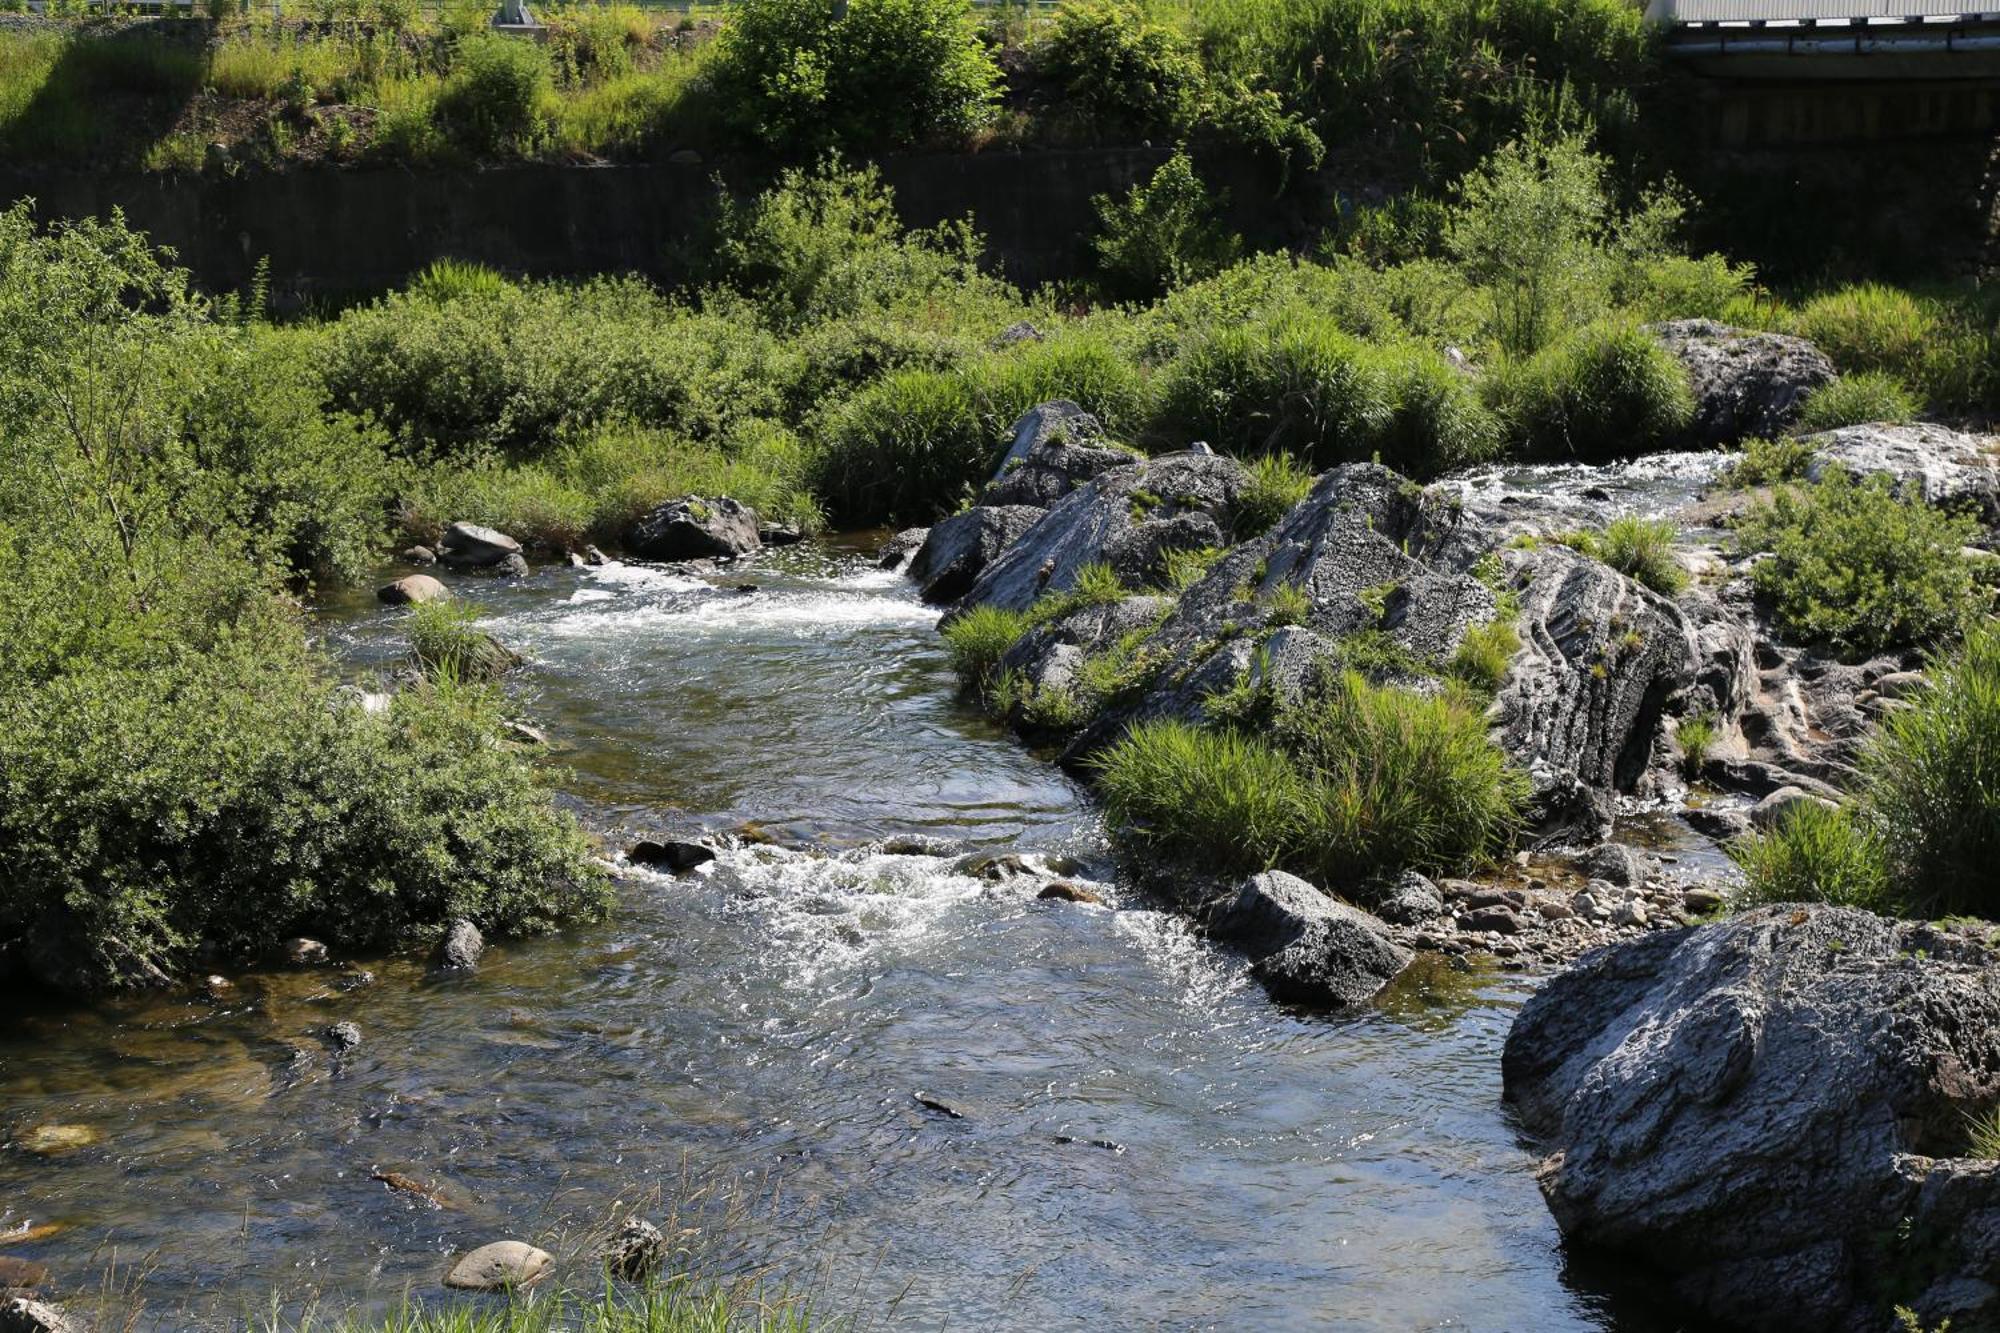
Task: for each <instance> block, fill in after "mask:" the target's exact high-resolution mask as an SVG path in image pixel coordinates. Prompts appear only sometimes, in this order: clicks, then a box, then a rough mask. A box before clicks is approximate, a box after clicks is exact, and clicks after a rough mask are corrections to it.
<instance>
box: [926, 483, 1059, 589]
mask: <svg viewBox="0 0 2000 1333" xmlns="http://www.w3.org/2000/svg"><path fill="white" fill-rule="evenodd" d="M1045 512H1047V511H1045V510H1043V509H1040V508H1038V507H1036V506H1034V505H974V506H973V507H972V508H970V509H968V510H966V511H965V512H964V513H962V514H953V515H952V516H951V517H950V518H947V519H941V520H939V521H938V523H937V524H936V525H935V526H933V527H932V528H931V530H930V531H929V532H928V533H927V534H925V536H924V544H923V546H922V547H920V548H919V549H918V551H917V553H916V555H915V556H913V557H911V559H910V562H909V569H908V571H907V572H908V574H909V576H910V577H911V578H913V579H915V580H916V581H917V583H918V585H919V586H920V587H921V588H922V589H923V597H924V600H925V601H927V602H932V603H935V604H938V605H943V604H945V603H948V602H955V601H957V600H958V599H959V598H961V597H963V596H964V595H965V594H966V592H967V590H969V589H970V588H971V587H972V585H973V583H974V582H975V581H977V580H978V578H979V576H980V575H981V574H983V573H985V572H986V567H987V566H988V565H990V564H992V563H993V562H994V561H995V560H998V559H999V558H1000V553H1001V552H1002V551H1005V550H1006V549H1007V548H1008V547H1010V546H1012V545H1013V544H1014V543H1015V542H1017V541H1019V540H1020V539H1021V537H1022V535H1023V534H1024V533H1026V532H1027V530H1028V529H1029V528H1032V527H1034V526H1035V524H1036V523H1038V522H1040V521H1041V517H1042V515H1043V514H1044V513H1045Z"/></svg>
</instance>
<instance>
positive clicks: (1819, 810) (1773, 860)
mask: <svg viewBox="0 0 2000 1333" xmlns="http://www.w3.org/2000/svg"><path fill="white" fill-rule="evenodd" d="M1729 855H1730V857H1731V858H1732V859H1733V860H1734V861H1735V862H1736V864H1737V865H1738V866H1740V867H1742V870H1743V881H1744V882H1743V890H1742V892H1741V893H1740V894H1739V895H1738V897H1737V902H1738V904H1739V905H1740V906H1744V907H1756V906H1762V905H1763V904H1766V903H1797V902H1820V903H1835V904H1838V905H1840V906H1843V907H1866V908H1870V909H1879V908H1885V907H1888V906H1890V903H1889V892H1890V885H1889V873H1888V862H1887V860H1886V858H1885V856H1884V849H1883V846H1882V841H1881V839H1880V838H1879V837H1878V836H1876V833H1875V831H1874V830H1873V829H1872V828H1871V827H1870V826H1869V824H1868V822H1867V821H1866V820H1865V819H1858V818H1856V817H1855V815H1854V813H1853V812H1852V811H1850V810H1848V809H1845V808H1839V809H1836V808H1832V807H1828V806H1825V805H1821V804H1820V803H1819V802H1817V801H1809V800H1807V801H1795V802H1793V803H1792V804H1791V805H1790V806H1788V807H1786V809H1785V810H1784V811H1783V813H1781V814H1780V815H1779V816H1778V821H1777V824H1776V825H1775V826H1774V827H1773V828H1771V829H1770V830H1769V831H1768V832H1765V833H1761V834H1753V835H1751V836H1749V837H1745V838H1739V839H1737V840H1736V841H1735V842H1733V843H1731V844H1730V845H1729Z"/></svg>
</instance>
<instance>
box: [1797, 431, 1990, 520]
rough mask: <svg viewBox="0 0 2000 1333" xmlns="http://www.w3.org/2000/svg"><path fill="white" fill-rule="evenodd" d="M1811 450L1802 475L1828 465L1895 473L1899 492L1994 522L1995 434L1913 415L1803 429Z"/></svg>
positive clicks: (1863, 473) (1867, 473)
mask: <svg viewBox="0 0 2000 1333" xmlns="http://www.w3.org/2000/svg"><path fill="white" fill-rule="evenodd" d="M1805 438H1806V442H1807V443H1808V444H1810V445H1812V446H1813V456H1812V459H1811V461H1810V462H1809V463H1808V464H1807V465H1806V476H1807V477H1808V478H1809V479H1811V480H1814V481H1817V480H1818V479H1819V478H1820V477H1821V476H1823V475H1824V474H1825V472H1826V470H1827V468H1829V467H1833V466H1839V467H1844V468H1846V469H1847V470H1848V471H1849V472H1853V473H1855V474H1857V475H1859V476H1871V475H1875V474H1882V475H1885V476H1889V477H1892V478H1894V479H1895V482H1896V487H1897V489H1898V490H1899V491H1901V492H1902V493H1903V494H1905V495H1910V496H1915V497H1919V498H1921V499H1923V500H1924V501H1925V502H1926V503H1928V504H1934V505H1965V506H1968V507H1970V508H1973V509H1975V510H1977V511H1978V512H1979V513H1980V515H1981V516H1982V517H1983V518H1985V520H1986V521H1987V522H1988V523H1989V524H1991V523H1996V522H2000V440H1996V439H1995V438H1994V437H1993V436H1991V435H1974V434H1969V433H1967V432H1964V431H1956V430H1952V429H1950V428H1949V427H1945V426H1938V425H1933V424H1931V423H1930V422H1926V421H1915V422H1910V423H1907V424H1905V425H1891V424H1888V423H1886V422H1878V423H1876V424H1874V425H1867V426H1843V427H1841V428H1840V429H1838V430H1829V431H1821V432H1820V433H1819V434H1817V435H1808V436H1806V437H1805Z"/></svg>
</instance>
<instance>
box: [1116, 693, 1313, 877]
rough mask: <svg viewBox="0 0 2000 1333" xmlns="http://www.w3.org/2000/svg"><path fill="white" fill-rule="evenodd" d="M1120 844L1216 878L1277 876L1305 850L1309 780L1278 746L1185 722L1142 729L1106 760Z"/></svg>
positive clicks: (1140, 726) (1146, 724)
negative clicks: (1128, 842) (1183, 860)
mask: <svg viewBox="0 0 2000 1333" xmlns="http://www.w3.org/2000/svg"><path fill="white" fill-rule="evenodd" d="M1097 766H1098V774H1097V790H1098V793H1099V794H1100V795H1101V796H1102V797H1103V799H1104V805H1105V812H1106V815H1107V816H1108V818H1109V819H1110V820H1111V822H1112V824H1113V825H1114V827H1116V828H1117V829H1118V830H1119V833H1120V835H1121V836H1123V837H1126V838H1129V839H1132V840H1133V841H1135V842H1138V843H1140V844H1142V845H1145V846H1149V847H1152V848H1154V849H1156V850H1158V851H1161V852H1165V853H1168V854H1171V855H1178V856H1185V857H1188V858H1191V859H1195V860H1197V861H1199V862H1200V863H1201V864H1204V865H1209V866H1213V867H1214V868H1215V869H1217V870H1221V871H1225V872H1233V873H1244V872H1250V871H1258V870H1268V869H1270V868H1271V867H1272V866H1273V865H1276V864H1278V863H1279V861H1280V860H1282V859H1283V858H1284V857H1285V856H1286V855H1287V854H1288V853H1289V852H1290V851H1291V850H1292V849H1293V847H1295V846H1296V844H1297V840H1298V829H1299V821H1300V816H1301V811H1302V809H1303V806H1304V803H1305V782H1304V779H1303V778H1302V777H1301V775H1300V773H1299V771H1298V769H1297V768H1296V767H1295V766H1294V765H1293V764H1292V762H1291V760H1289V759H1287V758H1286V757H1285V756H1284V755H1283V754H1282V753H1281V752H1279V751H1278V750H1277V749H1275V748H1274V747H1272V746H1271V745H1269V744H1267V743H1265V742H1263V741H1261V740H1257V739H1254V738H1251V737H1247V736H1242V735H1238V734H1236V733H1234V732H1230V731H1208V730H1204V729H1202V728H1200V727H1193V726H1189V725H1187V724H1186V723H1181V722H1142V723H1140V724H1138V725H1137V726H1135V727H1133V728H1132V729H1131V730H1129V731H1128V732H1126V734H1125V735H1124V736H1123V737H1122V738H1121V739H1120V740H1119V741H1118V743H1117V744H1115V745H1113V746H1112V747H1111V748H1110V749H1109V750H1107V751H1106V752H1105V753H1104V754H1103V755H1102V756H1100V757H1099V759H1098V761H1097Z"/></svg>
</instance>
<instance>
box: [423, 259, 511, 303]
mask: <svg viewBox="0 0 2000 1333" xmlns="http://www.w3.org/2000/svg"><path fill="white" fill-rule="evenodd" d="M408 290H409V293H410V295H412V296H416V297H421V298H422V299H424V300H426V301H436V302H438V303H440V304H445V303H448V302H451V301H462V300H467V299H476V298H479V297H485V296H500V295H502V294H504V293H506V292H509V291H511V290H513V284H511V283H509V282H508V281H507V279H506V278H504V277H502V276H501V275H500V273H499V271H498V270H496V269H492V268H489V267H487V266H486V265H485V264H475V263H471V262H469V261H467V260H462V259H437V260H433V261H432V262H431V263H430V264H429V265H428V266H427V267H426V268H425V269H424V271H423V272H421V273H419V274H417V276H416V277H414V278H412V279H410V285H409V288H408Z"/></svg>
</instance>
